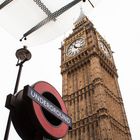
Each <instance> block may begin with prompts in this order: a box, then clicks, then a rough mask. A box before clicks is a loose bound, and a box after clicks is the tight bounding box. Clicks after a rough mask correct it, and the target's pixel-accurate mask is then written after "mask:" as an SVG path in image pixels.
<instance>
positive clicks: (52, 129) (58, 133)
mask: <svg viewBox="0 0 140 140" xmlns="http://www.w3.org/2000/svg"><path fill="white" fill-rule="evenodd" d="M33 88H34V90H36V91H37V92H38V93H39V94H41V95H42V94H43V93H44V92H49V93H51V94H53V95H54V96H55V98H56V99H57V100H58V102H59V104H60V106H61V109H62V111H63V112H64V113H65V114H67V109H66V106H65V104H64V101H63V100H62V98H61V96H60V94H59V93H58V92H57V90H56V89H55V88H54V87H53V86H52V85H50V84H49V83H47V82H44V81H40V82H37V83H36V84H34V85H33ZM33 108H34V111H35V114H36V117H37V119H38V120H39V122H40V124H41V126H42V127H43V128H44V130H45V131H46V132H47V133H48V134H49V135H51V136H53V137H55V138H62V137H64V136H65V134H66V133H67V131H68V126H67V125H66V124H65V123H64V122H62V123H61V124H60V125H59V126H57V127H56V126H54V125H52V124H51V123H50V122H48V120H47V119H46V118H45V116H44V114H43V112H42V109H41V106H40V105H39V104H37V103H36V102H34V101H33Z"/></svg>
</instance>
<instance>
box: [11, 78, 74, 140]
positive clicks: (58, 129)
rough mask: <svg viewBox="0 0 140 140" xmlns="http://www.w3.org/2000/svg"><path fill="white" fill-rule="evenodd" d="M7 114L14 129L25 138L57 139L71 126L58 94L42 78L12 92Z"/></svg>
mask: <svg viewBox="0 0 140 140" xmlns="http://www.w3.org/2000/svg"><path fill="white" fill-rule="evenodd" d="M11 114H12V121H13V124H14V127H15V129H16V130H17V132H18V134H19V135H20V137H21V138H22V139H26V140H36V139H38V140H41V139H42V140H43V137H45V138H50V139H59V138H62V137H64V136H65V135H66V133H67V131H68V129H69V128H71V127H72V120H71V118H70V117H69V116H68V115H67V109H66V106H65V104H64V101H63V100H62V98H61V96H60V94H59V93H58V92H57V90H56V89H55V88H54V87H53V86H52V85H50V84H49V83H47V82H44V81H40V82H37V83H35V84H34V85H33V86H28V85H27V86H25V87H24V89H23V90H22V91H20V92H19V93H18V94H17V95H16V102H15V108H14V109H13V110H11Z"/></svg>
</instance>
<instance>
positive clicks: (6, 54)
mask: <svg viewBox="0 0 140 140" xmlns="http://www.w3.org/2000/svg"><path fill="white" fill-rule="evenodd" d="M79 8H80V7H79ZM83 11H84V12H85V14H86V15H87V16H88V17H89V19H90V20H91V21H92V22H93V24H94V26H95V28H96V29H97V30H98V31H99V32H100V33H101V35H102V36H103V37H104V38H105V39H106V41H107V42H108V43H109V44H110V45H111V48H112V51H114V52H115V53H114V59H115V63H116V67H117V69H118V75H119V78H118V80H119V85H120V90H121V94H122V98H123V101H124V106H125V111H126V114H127V119H128V123H129V127H130V131H131V135H132V138H133V140H139V139H140V132H139V131H140V111H139V110H140V109H139V107H140V85H139V84H140V82H139V80H140V62H139V61H140V54H139V53H140V27H139V26H140V14H139V13H140V2H139V0H123V1H122V0H114V1H113V0H98V1H97V3H96V7H95V8H94V9H93V8H92V7H91V6H89V7H88V10H84V9H83ZM0 12H1V11H0ZM0 22H1V18H0ZM9 24H10V21H9ZM15 30H16V29H15ZM65 37H66V35H65V34H61V37H59V38H56V39H53V40H51V41H50V42H49V43H45V44H42V45H40V46H36V47H29V48H28V49H29V50H30V51H31V53H32V58H31V60H30V61H28V62H26V63H25V64H24V67H23V71H22V75H21V80H20V85H19V90H21V89H22V88H23V87H24V86H25V85H27V84H29V85H32V84H34V83H35V82H37V81H40V80H44V81H47V82H49V83H50V84H52V85H53V86H54V87H56V89H57V90H58V91H59V92H60V93H61V86H62V84H61V74H60V50H59V48H60V47H61V41H62V40H63V39H64V38H65ZM0 44H1V45H0V46H1V53H0V65H1V69H0V85H1V86H0V99H1V100H0V112H1V113H0V140H2V139H3V137H4V132H5V128H6V123H7V118H8V113H9V110H8V109H6V108H5V107H4V105H5V100H6V95H8V94H10V93H13V90H14V86H15V81H16V75H17V71H18V67H16V62H17V59H16V57H15V52H16V50H17V49H19V48H21V47H22V44H21V43H20V42H19V41H18V40H17V39H15V38H14V37H13V36H12V35H10V34H9V33H8V32H7V31H5V30H4V29H3V27H2V26H0ZM10 132H11V133H10V137H9V140H14V139H16V140H20V138H19V136H18V135H17V133H16V132H15V130H14V129H13V127H12V129H11V131H10Z"/></svg>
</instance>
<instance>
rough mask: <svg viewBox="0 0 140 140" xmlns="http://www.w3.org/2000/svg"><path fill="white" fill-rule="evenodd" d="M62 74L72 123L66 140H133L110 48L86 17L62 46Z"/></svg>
mask: <svg viewBox="0 0 140 140" xmlns="http://www.w3.org/2000/svg"><path fill="white" fill-rule="evenodd" d="M61 74H62V94H63V100H64V102H65V104H66V107H67V109H68V114H69V116H71V117H72V122H73V127H72V129H71V130H69V132H68V134H67V135H66V136H65V137H64V138H63V140H131V135H130V131H129V127H128V122H127V118H126V113H125V110H124V105H123V101H122V96H121V93H120V88H119V85H118V80H117V79H118V74H117V70H116V67H115V63H114V59H113V55H112V51H111V48H110V45H109V44H108V43H107V42H106V41H105V40H104V38H103V37H102V36H101V35H100V34H99V33H98V32H97V31H96V29H95V28H94V26H93V24H92V23H91V21H90V20H89V19H88V18H87V17H86V16H85V15H84V14H83V13H81V14H80V17H79V18H78V19H77V21H76V22H75V23H74V29H73V32H72V34H70V35H69V36H68V37H67V38H66V39H65V40H64V43H63V44H62V47H61Z"/></svg>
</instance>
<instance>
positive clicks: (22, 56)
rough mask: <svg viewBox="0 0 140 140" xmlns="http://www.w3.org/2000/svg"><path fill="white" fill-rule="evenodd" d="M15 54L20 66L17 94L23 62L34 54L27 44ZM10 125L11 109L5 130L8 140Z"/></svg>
mask: <svg viewBox="0 0 140 140" xmlns="http://www.w3.org/2000/svg"><path fill="white" fill-rule="evenodd" d="M15 55H16V57H17V59H18V61H17V64H16V66H19V70H18V74H17V79H16V83H15V88H14V93H13V95H15V94H16V92H17V90H18V85H19V81H20V76H21V71H22V67H23V64H24V63H25V62H26V61H28V60H30V59H31V56H32V55H31V53H30V51H29V50H27V47H26V46H23V48H21V49H18V50H17V51H16V54H15ZM10 126H11V111H10V112H9V117H8V121H7V126H6V130H5V135H4V140H8V136H9V131H10Z"/></svg>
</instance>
